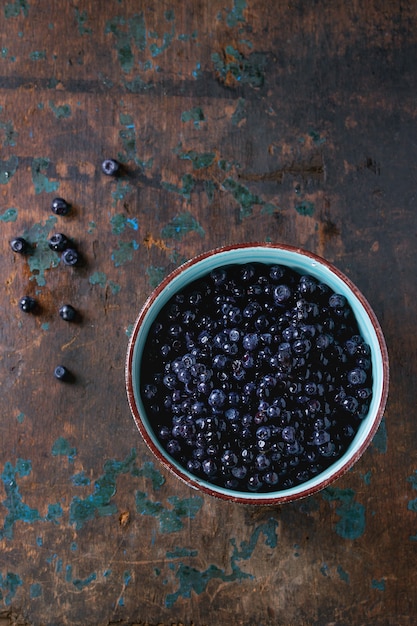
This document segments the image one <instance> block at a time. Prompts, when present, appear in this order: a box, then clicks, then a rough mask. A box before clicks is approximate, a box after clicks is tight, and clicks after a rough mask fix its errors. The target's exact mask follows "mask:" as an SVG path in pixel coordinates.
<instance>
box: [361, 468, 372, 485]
mask: <svg viewBox="0 0 417 626" xmlns="http://www.w3.org/2000/svg"><path fill="white" fill-rule="evenodd" d="M362 478H363V482H364V483H365V485H370V484H371V478H372V472H371V470H369V472H366V474H362Z"/></svg>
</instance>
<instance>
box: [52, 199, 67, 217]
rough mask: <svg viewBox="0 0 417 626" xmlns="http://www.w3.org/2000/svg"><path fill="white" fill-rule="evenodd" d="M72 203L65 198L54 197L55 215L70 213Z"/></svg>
mask: <svg viewBox="0 0 417 626" xmlns="http://www.w3.org/2000/svg"><path fill="white" fill-rule="evenodd" d="M70 208H71V207H70V205H69V204H68V202H67V201H66V200H64V198H54V199H53V200H52V204H51V210H52V212H53V213H55V215H68V213H69V211H70Z"/></svg>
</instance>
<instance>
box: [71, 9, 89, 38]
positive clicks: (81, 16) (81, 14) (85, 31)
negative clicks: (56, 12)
mask: <svg viewBox="0 0 417 626" xmlns="http://www.w3.org/2000/svg"><path fill="white" fill-rule="evenodd" d="M74 12H75V20H76V22H77V26H78V32H79V34H80V35H91V33H92V32H93V31H92V29H91V28H89V27H88V26H86V25H85V24H86V22H87V20H88V17H87V11H80V10H79V9H77V8H75V9H74Z"/></svg>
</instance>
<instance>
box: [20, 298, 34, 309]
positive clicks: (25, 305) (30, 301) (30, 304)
mask: <svg viewBox="0 0 417 626" xmlns="http://www.w3.org/2000/svg"><path fill="white" fill-rule="evenodd" d="M19 307H20V309H21V310H22V311H24V312H25V313H33V312H34V310H35V309H36V300H35V298H32V297H31V296H23V298H20V300H19Z"/></svg>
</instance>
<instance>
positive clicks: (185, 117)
mask: <svg viewBox="0 0 417 626" xmlns="http://www.w3.org/2000/svg"><path fill="white" fill-rule="evenodd" d="M205 121H206V118H205V117H204V113H203V109H202V108H201V107H193V108H192V109H190V110H189V111H183V112H182V113H181V122H193V123H194V126H195V127H196V128H200V123H201V122H205Z"/></svg>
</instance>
